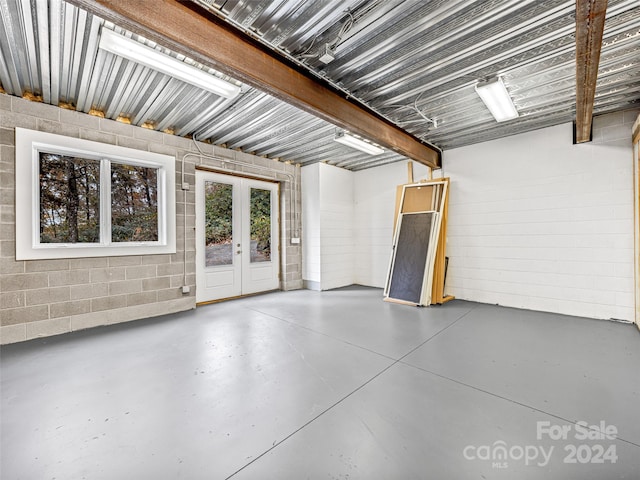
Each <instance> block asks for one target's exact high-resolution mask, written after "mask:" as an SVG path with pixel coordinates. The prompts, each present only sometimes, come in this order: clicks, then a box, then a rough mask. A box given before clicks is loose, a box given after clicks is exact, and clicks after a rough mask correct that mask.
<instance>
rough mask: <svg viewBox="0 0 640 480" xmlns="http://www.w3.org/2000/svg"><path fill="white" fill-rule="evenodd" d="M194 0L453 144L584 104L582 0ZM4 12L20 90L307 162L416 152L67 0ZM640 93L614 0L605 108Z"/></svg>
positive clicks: (630, 101) (408, 124)
mask: <svg viewBox="0 0 640 480" xmlns="http://www.w3.org/2000/svg"><path fill="white" fill-rule="evenodd" d="M186 1H192V2H193V3H196V4H198V5H200V6H202V7H204V8H206V9H208V10H210V11H212V12H213V13H215V14H216V15H218V16H220V17H222V18H224V19H226V20H227V21H228V22H230V23H231V24H233V25H234V26H236V27H237V28H240V29H245V30H246V31H247V32H250V33H251V34H252V35H253V36H257V37H258V38H259V39H261V41H263V42H264V43H265V44H266V45H268V46H269V47H271V48H273V49H275V50H276V51H280V52H281V53H282V54H283V55H285V56H288V58H289V59H291V60H292V61H295V62H297V63H298V64H299V65H301V66H302V67H304V68H307V69H309V71H311V72H312V73H313V74H314V75H317V76H319V77H322V78H324V79H325V80H326V81H327V82H328V83H329V84H331V85H333V86H334V87H335V88H337V89H340V90H341V91H343V92H345V94H348V95H350V96H352V97H353V98H355V99H357V100H359V101H361V102H363V103H364V104H365V105H367V106H369V107H370V108H371V109H372V110H374V111H376V112H377V113H378V114H380V115H381V116H383V117H384V118H387V119H388V120H389V121H391V122H393V123H395V124H396V125H398V126H400V127H401V128H403V129H405V130H406V131H407V132H409V133H411V134H413V135H414V136H416V137H417V138H420V139H423V140H425V141H428V142H430V143H432V144H434V145H437V146H438V147H440V148H442V149H449V148H455V147H459V146H463V145H469V144H473V143H477V142H481V141H486V140H490V139H493V138H500V137H503V136H507V135H513V134H517V133H522V132H526V131H529V130H533V129H537V128H543V127H546V126H551V125H556V124H558V123H563V122H569V121H572V120H573V119H574V116H575V2H574V1H570V0H482V1H481V0H314V1H308V0H252V1H250V2H247V1H244V0H186ZM0 13H1V15H2V18H1V21H0V83H1V85H2V88H3V89H4V90H5V91H6V92H7V93H8V94H11V95H17V96H24V95H27V96H30V98H34V97H35V98H36V99H39V100H40V101H43V102H45V103H50V104H53V105H58V104H61V103H64V104H65V106H66V107H69V106H72V107H75V108H76V109H77V110H80V111H84V112H90V111H91V112H95V111H98V112H102V113H103V114H104V115H105V116H106V117H107V118H112V119H121V120H122V119H126V121H129V122H131V123H132V124H134V125H143V124H144V125H145V126H146V127H153V128H155V129H157V130H161V131H167V132H173V133H175V134H177V135H182V136H194V137H195V138H198V139H200V140H207V141H211V142H212V143H215V144H224V145H226V146H228V147H229V148H236V149H242V150H243V151H246V152H253V153H255V154H256V155H264V156H269V157H271V158H280V159H282V160H287V161H292V162H294V163H299V164H301V165H307V164H311V163H314V162H327V163H329V164H332V165H337V166H340V167H342V168H347V169H350V170H361V169H364V168H371V167H373V166H377V165H383V164H386V163H391V162H396V161H399V160H402V159H403V158H404V157H402V156H400V155H398V154H396V153H393V152H385V153H384V154H382V155H379V156H375V157H372V156H369V155H367V154H365V153H360V152H358V151H356V150H352V149H350V148H348V147H345V146H343V145H340V144H337V143H336V142H334V141H333V135H334V132H335V127H334V126H333V125H331V124H330V123H328V122H326V121H324V120H320V119H318V118H316V117H314V116H312V115H310V114H308V113H306V112H303V111H301V110H299V109H297V108H295V107H292V106H290V105H287V104H284V103H282V102H281V101H280V100H277V99H275V98H273V97H270V96H269V95H266V94H264V93H262V92H259V91H256V90H255V89H252V88H250V87H248V86H246V85H244V86H243V87H242V93H241V94H240V95H239V96H238V97H237V98H235V99H233V100H227V99H224V98H222V97H218V96H216V95H215V94H212V93H209V92H205V91H204V90H201V89H199V88H197V87H194V86H192V85H189V84H186V83H184V82H181V81H179V80H177V79H175V78H171V77H169V76H167V75H165V74H162V73H159V72H156V71H153V70H151V69H149V68H147V67H144V66H141V65H138V64H135V63H134V62H131V61H129V60H126V59H124V58H122V57H118V56H116V55H113V54H111V53H107V52H106V51H103V50H100V49H99V48H98V45H99V38H100V31H101V29H102V28H108V29H111V30H114V31H115V32H116V33H119V34H121V35H125V36H127V37H131V38H132V39H133V40H135V41H138V42H141V43H143V44H145V45H147V46H149V47H151V48H154V49H156V50H158V51H161V52H163V53H164V54H166V55H170V56H173V57H175V58H177V59H178V60H180V61H183V62H185V63H188V64H192V65H195V66H196V67H197V68H200V69H202V70H205V71H206V72H208V73H209V74H211V75H216V76H222V75H221V74H220V73H219V72H215V71H213V70H211V69H209V68H206V67H204V66H202V65H199V64H197V63H196V62H194V61H193V60H191V59H188V58H184V57H182V56H179V55H176V54H175V53H173V52H170V51H169V50H167V49H165V48H163V47H162V46H160V45H156V44H155V43H153V42H150V41H148V40H146V39H144V38H140V37H138V36H136V35H132V34H131V33H130V32H126V31H124V30H122V29H121V28H119V27H118V26H117V25H113V24H111V23H109V22H104V21H103V20H102V19H100V18H97V17H95V16H93V15H91V14H89V13H87V12H84V11H83V10H81V9H78V8H76V7H74V6H73V5H71V4H67V3H66V2H64V1H63V0H0ZM326 45H329V47H331V48H332V49H333V51H334V52H335V53H334V55H335V59H334V60H333V61H331V62H330V63H328V64H325V63H323V62H321V61H320V60H319V55H320V52H321V51H322V49H323V48H325V46H326ZM498 75H500V76H501V77H502V78H503V81H504V83H505V85H506V87H507V89H508V91H509V92H510V94H511V96H512V98H513V100H514V103H515V105H516V107H517V109H518V112H519V114H520V116H519V117H518V118H517V119H515V120H511V121H508V122H505V123H496V122H495V120H494V119H493V117H492V116H491V115H490V113H489V112H488V110H487V109H486V107H485V106H484V104H483V103H482V102H481V100H480V99H479V97H478V96H477V95H476V93H475V89H474V86H475V84H476V83H477V82H478V81H479V80H482V79H485V78H488V77H494V76H498ZM224 78H227V77H224ZM639 103H640V3H639V2H638V1H637V0H609V6H608V9H607V19H606V23H605V30H604V38H603V46H602V53H601V60H600V71H599V76H598V83H597V89H596V98H595V105H594V114H599V113H605V112H610V111H616V110H622V109H625V108H629V107H633V106H637V105H638V104H639ZM433 120H435V123H436V124H434V122H433Z"/></svg>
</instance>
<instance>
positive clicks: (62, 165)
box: [16, 128, 175, 260]
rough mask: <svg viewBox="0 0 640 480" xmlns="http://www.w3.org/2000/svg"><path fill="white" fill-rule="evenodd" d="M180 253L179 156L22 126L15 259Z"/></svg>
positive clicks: (18, 135) (18, 141)
mask: <svg viewBox="0 0 640 480" xmlns="http://www.w3.org/2000/svg"><path fill="white" fill-rule="evenodd" d="M162 253H175V159H174V157H171V156H168V155H161V154H156V153H152V152H145V151H140V150H134V149H131V148H124V147H119V146H115V145H108V144H104V143H98V142H92V141H89V140H81V139H77V138H70V137H64V136H61V135H54V134H51V133H45V132H37V131H33V130H26V129H23V128H16V259H17V260H30V259H48V258H77V257H103V256H116V255H145V254H162Z"/></svg>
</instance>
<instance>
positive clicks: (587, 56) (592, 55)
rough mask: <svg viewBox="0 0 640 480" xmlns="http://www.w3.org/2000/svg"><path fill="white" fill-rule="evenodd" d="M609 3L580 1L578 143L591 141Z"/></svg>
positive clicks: (597, 0) (596, 0) (577, 8)
mask: <svg viewBox="0 0 640 480" xmlns="http://www.w3.org/2000/svg"><path fill="white" fill-rule="evenodd" d="M606 12H607V0H577V1H576V143H584V142H588V141H590V139H591V123H592V117H593V102H594V99H595V96H596V81H597V80H598V65H599V64H600V50H601V49H602V34H603V32H604V20H605V15H606Z"/></svg>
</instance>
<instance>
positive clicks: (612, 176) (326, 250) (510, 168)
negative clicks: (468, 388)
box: [302, 110, 638, 320]
mask: <svg viewBox="0 0 640 480" xmlns="http://www.w3.org/2000/svg"><path fill="white" fill-rule="evenodd" d="M637 113H638V111H637V110H636V111H627V112H618V113H615V114H609V115H604V116H601V117H596V118H595V119H594V140H593V142H591V143H588V144H583V145H573V144H572V127H571V124H565V125H559V126H556V127H551V128H546V129H542V130H537V131H534V132H529V133H526V134H522V135H515V136H512V137H507V138H503V139H500V140H494V141H490V142H486V143H481V144H476V145H472V146H468V147H463V148H458V149H453V150H448V151H445V152H444V159H443V163H444V169H443V170H444V171H436V172H434V177H439V176H441V175H442V174H444V175H445V176H448V177H450V178H451V182H452V183H451V196H450V204H449V227H448V246H447V256H448V257H449V259H450V261H449V270H448V273H447V285H446V288H445V292H446V293H448V294H453V295H455V296H456V297H457V298H461V299H467V300H473V301H479V302H486V303H496V304H500V305H506V306H513V307H519V308H527V309H533V310H542V311H551V312H558V313H564V314H569V315H579V316H586V317H593V318H616V319H624V320H631V319H632V315H633V293H634V292H633V288H634V287H633V190H632V189H633V183H632V150H631V139H630V138H631V132H630V131H631V125H632V123H633V121H634V119H635V117H636V116H637ZM302 174H303V178H302V179H303V191H304V195H305V197H304V198H305V199H306V203H305V205H306V206H305V208H304V216H305V219H304V221H305V230H306V232H305V236H304V237H303V238H304V241H305V246H304V247H305V255H304V262H305V266H306V268H305V272H306V273H305V276H304V279H305V280H312V281H315V282H319V283H320V285H321V287H322V289H326V288H335V287H337V286H341V285H348V284H350V283H358V284H362V285H370V286H375V287H383V286H384V283H385V279H386V274H387V268H388V263H389V256H390V253H391V243H392V230H393V210H394V205H395V191H396V185H399V184H401V183H406V181H407V166H406V162H399V163H395V164H391V165H385V166H382V167H378V168H372V169H368V170H363V171H361V172H353V173H352V172H347V171H344V170H341V169H338V168H335V167H331V166H328V165H325V164H319V165H313V166H310V167H305V168H303V169H302ZM425 175H426V168H425V167H423V166H421V165H419V164H417V163H416V162H414V177H415V178H416V179H419V178H423V177H424V176H425ZM312 182H315V183H313V184H312V185H310V183H312ZM350 182H352V185H353V187H352V188H353V190H352V192H353V194H352V196H350V195H351V194H350V190H349V184H350ZM309 196H314V198H308V197H309ZM350 201H351V202H352V206H353V208H352V210H350V208H349V202H350ZM308 205H310V206H311V207H312V209H314V211H313V212H310V211H309V209H308V208H307V206H308ZM310 219H313V221H311V222H310ZM308 223H312V225H308ZM350 225H353V227H352V228H351V227H350ZM349 235H352V240H351V241H350V239H349ZM316 238H319V242H320V248H318V247H317V243H314V241H315V240H314V239H316ZM350 255H353V262H349V256H350ZM349 268H352V269H353V270H352V272H353V273H352V274H351V275H350V274H349ZM318 271H319V272H320V276H319V277H318V276H314V275H316V274H317V273H318ZM320 285H319V286H318V288H320Z"/></svg>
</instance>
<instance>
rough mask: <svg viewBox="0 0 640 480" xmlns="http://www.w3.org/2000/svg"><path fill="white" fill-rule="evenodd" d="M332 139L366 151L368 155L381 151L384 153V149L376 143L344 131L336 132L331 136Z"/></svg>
mask: <svg viewBox="0 0 640 480" xmlns="http://www.w3.org/2000/svg"><path fill="white" fill-rule="evenodd" d="M333 139H334V140H335V141H336V142H339V143H342V144H343V145H346V146H348V147H351V148H355V149H357V150H360V151H362V152H365V153H368V154H369V155H380V154H381V153H384V150H383V149H382V148H380V147H378V146H377V145H374V144H373V143H369V142H367V141H366V140H362V139H361V138H358V137H354V136H353V135H349V134H348V133H346V132H336V135H335V137H333Z"/></svg>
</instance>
